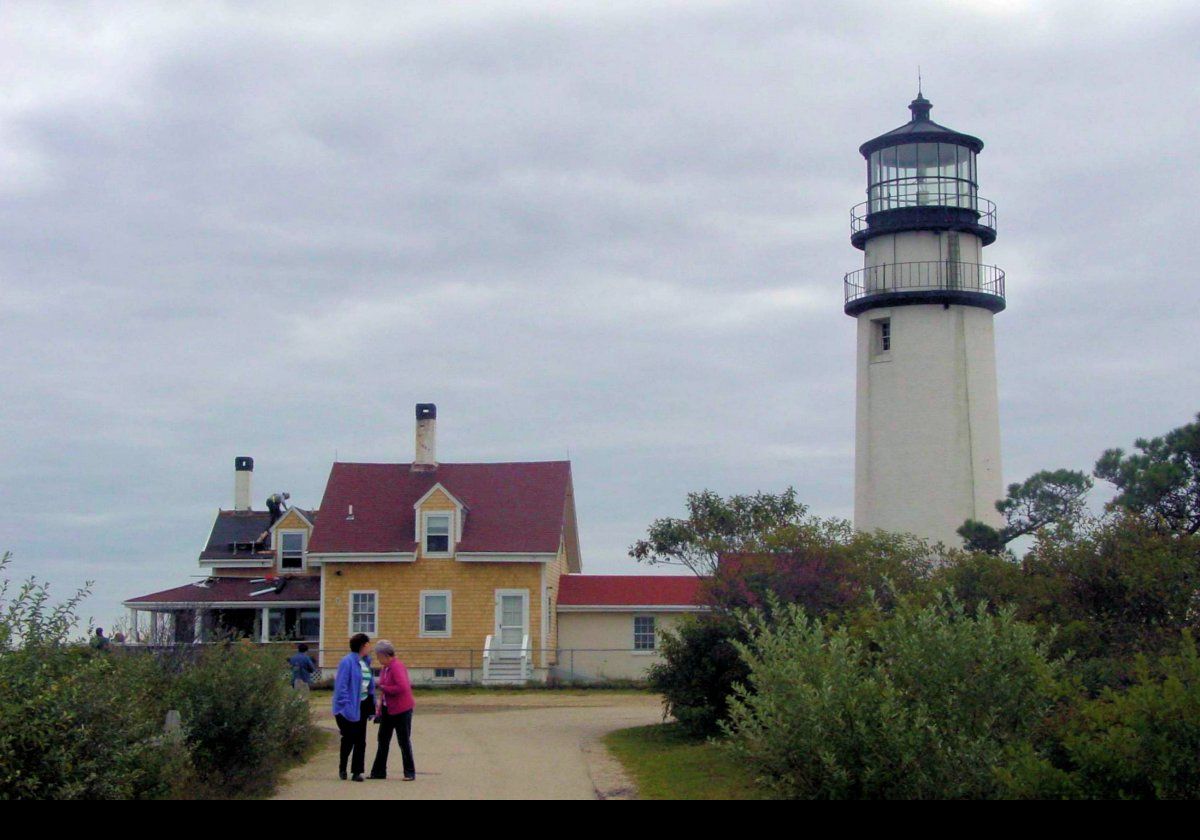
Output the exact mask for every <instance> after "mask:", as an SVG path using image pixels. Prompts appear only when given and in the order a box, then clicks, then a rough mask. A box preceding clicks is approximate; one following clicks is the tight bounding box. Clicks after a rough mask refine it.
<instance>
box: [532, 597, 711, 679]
mask: <svg viewBox="0 0 1200 840" xmlns="http://www.w3.org/2000/svg"><path fill="white" fill-rule="evenodd" d="M702 584H703V580H702V579H701V578H697V577H694V576H691V575H688V576H686V577H684V576H678V577H673V576H666V575H662V576H656V577H651V576H647V575H563V576H562V577H561V578H559V586H560V591H559V594H558V646H559V651H560V653H559V659H558V667H557V669H556V671H555V676H557V677H558V678H559V679H562V680H566V681H571V682H602V681H608V680H633V681H638V682H640V681H642V680H644V679H645V678H646V674H647V670H648V669H649V668H650V666H651V665H653V664H655V663H656V662H659V661H661V659H662V657H661V654H660V652H659V644H660V641H661V638H662V633H663V632H664V631H666V630H670V629H672V628H674V627H676V626H677V625H678V624H679V622H680V621H682V620H684V619H685V618H686V617H687V616H689V615H695V614H697V613H700V612H704V611H705V610H706V609H707V607H705V606H703V603H702V601H703V598H702Z"/></svg>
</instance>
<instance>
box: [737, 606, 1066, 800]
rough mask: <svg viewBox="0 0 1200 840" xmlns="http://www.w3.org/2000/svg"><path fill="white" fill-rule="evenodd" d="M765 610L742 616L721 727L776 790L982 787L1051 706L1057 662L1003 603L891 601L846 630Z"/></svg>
mask: <svg viewBox="0 0 1200 840" xmlns="http://www.w3.org/2000/svg"><path fill="white" fill-rule="evenodd" d="M773 612H774V613H775V620H774V621H773V622H772V623H770V624H768V623H767V622H766V621H764V620H763V618H762V616H761V614H756V613H751V614H749V615H748V616H747V619H746V630H747V633H748V634H749V637H750V641H749V642H746V643H740V642H739V643H736V646H737V647H738V648H739V650H740V651H741V653H742V656H743V658H744V659H745V661H746V663H747V665H748V667H749V669H750V676H749V682H748V684H747V685H746V686H741V687H739V688H738V689H737V690H736V696H735V698H734V699H733V700H732V701H731V702H730V722H729V723H728V724H726V725H725V729H726V731H727V732H728V733H729V734H730V735H731V736H732V737H731V739H730V742H729V745H730V748H731V749H732V750H734V752H735V753H736V754H737V755H739V756H740V757H741V759H742V760H744V761H745V762H747V763H748V764H749V765H751V766H753V767H755V768H756V770H757V771H758V773H759V774H760V776H761V778H762V780H763V781H764V783H765V784H767V785H768V786H769V787H770V788H771V789H772V790H773V791H774V792H775V793H777V794H780V795H782V796H785V797H791V798H805V799H808V798H818V799H826V798H827V799H901V798H917V799H928V798H978V797H986V796H994V795H997V794H998V792H999V791H1000V785H999V780H998V777H997V775H996V772H995V767H996V766H997V765H998V764H1000V763H1002V762H1003V761H1004V759H1005V756H1006V754H1007V752H1008V751H1009V750H1010V749H1012V748H1014V747H1016V746H1018V745H1020V744H1021V743H1023V742H1024V740H1025V739H1026V738H1027V737H1028V736H1029V733H1030V731H1031V729H1032V727H1033V726H1035V725H1036V724H1037V723H1039V722H1040V721H1041V720H1042V719H1043V718H1044V717H1045V716H1047V715H1048V714H1049V713H1050V712H1051V710H1052V709H1053V708H1054V705H1055V701H1056V698H1057V691H1058V684H1057V671H1058V665H1057V663H1055V662H1052V661H1050V660H1049V659H1048V658H1047V656H1046V655H1045V652H1044V650H1043V648H1042V647H1041V646H1040V645H1039V643H1038V642H1037V640H1036V634H1035V631H1034V629H1033V628H1031V627H1029V626H1028V625H1024V624H1021V623H1020V622H1017V621H1016V620H1015V619H1014V618H1013V615H1012V611H1011V610H1001V611H999V612H998V613H997V614H994V615H992V614H988V613H987V612H986V611H985V610H984V609H983V607H982V606H981V607H980V608H979V609H977V610H975V611H967V610H965V609H964V608H963V606H962V605H961V603H959V602H957V601H955V600H953V599H950V598H947V599H946V600H945V601H944V602H943V603H939V604H937V605H934V606H928V607H924V608H918V607H916V606H912V605H910V604H906V603H904V602H902V603H901V604H900V606H899V607H898V608H897V610H896V611H895V612H894V613H893V614H890V615H885V616H880V617H879V620H878V621H876V622H874V623H872V624H871V625H870V629H868V630H865V631H863V632H861V633H857V634H852V633H850V632H849V631H847V630H846V629H844V628H837V629H832V628H829V627H827V626H826V624H825V623H823V622H822V621H821V620H819V619H814V618H810V617H808V616H806V615H805V614H804V613H803V611H801V610H800V609H798V608H796V607H794V606H789V607H782V608H779V607H777V608H776V609H775V610H774V611H773Z"/></svg>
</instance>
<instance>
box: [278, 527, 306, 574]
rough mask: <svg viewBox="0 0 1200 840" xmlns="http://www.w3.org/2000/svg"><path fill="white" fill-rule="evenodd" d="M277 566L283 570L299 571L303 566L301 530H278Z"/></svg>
mask: <svg viewBox="0 0 1200 840" xmlns="http://www.w3.org/2000/svg"><path fill="white" fill-rule="evenodd" d="M279 568H280V569H282V570H284V571H300V570H302V569H303V568H304V532H303V531H282V532H280V534H279Z"/></svg>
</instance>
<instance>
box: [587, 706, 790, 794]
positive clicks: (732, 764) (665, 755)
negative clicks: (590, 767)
mask: <svg viewBox="0 0 1200 840" xmlns="http://www.w3.org/2000/svg"><path fill="white" fill-rule="evenodd" d="M604 743H605V745H606V746H607V747H608V749H609V752H611V753H612V754H613V756H615V757H616V759H617V760H618V761H620V762H621V764H622V765H623V766H624V767H625V771H626V772H627V773H628V774H629V776H630V778H632V779H633V781H634V783H635V784H636V785H637V788H638V796H639V797H640V798H642V799H767V798H769V797H768V795H767V792H766V791H764V790H763V789H762V788H760V787H759V786H758V785H757V784H755V781H754V777H753V776H752V775H751V774H750V772H749V771H748V770H747V769H746V768H745V767H744V766H743V765H741V764H739V763H738V761H737V760H736V759H735V758H733V757H732V756H730V755H729V754H728V753H727V752H725V751H724V750H723V749H722V748H721V746H720V745H719V744H718V743H716V742H715V741H703V740H697V739H695V738H692V737H691V736H689V735H687V734H686V733H685V732H684V731H683V729H682V728H680V726H679V724H677V723H661V724H656V725H654V726H638V727H635V728H633V729H619V730H617V731H616V732H610V733H609V734H608V735H606V736H605V738H604Z"/></svg>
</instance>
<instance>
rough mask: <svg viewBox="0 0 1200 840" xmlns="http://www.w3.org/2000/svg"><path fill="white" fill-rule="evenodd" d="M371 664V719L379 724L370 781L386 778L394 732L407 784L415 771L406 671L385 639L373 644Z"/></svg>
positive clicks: (411, 707)
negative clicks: (374, 671)
mask: <svg viewBox="0 0 1200 840" xmlns="http://www.w3.org/2000/svg"><path fill="white" fill-rule="evenodd" d="M375 660H376V661H377V662H378V663H379V666H380V670H379V683H378V685H379V692H378V694H377V696H378V698H379V700H378V705H377V708H376V710H375V711H376V716H375V719H376V720H377V721H378V722H379V749H378V750H377V751H376V753H375V763H374V764H372V765H371V778H372V779H386V778H387V760H388V749H389V747H391V743H392V733H393V732H395V733H396V741H397V742H398V743H399V744H400V755H401V757H402V758H403V760H404V781H406V782H411V781H413V780H414V779H415V778H417V769H416V767H415V766H414V764H413V753H412V716H413V705H414V703H413V694H412V683H411V682H410V681H409V679H408V669H407V668H405V667H404V663H403V662H401V661H400V660H399V659H397V658H396V648H395V647H394V646H393V645H392V643H391V642H389V641H387V640H386V639H380V640H379V641H378V642H376V643H375Z"/></svg>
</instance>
